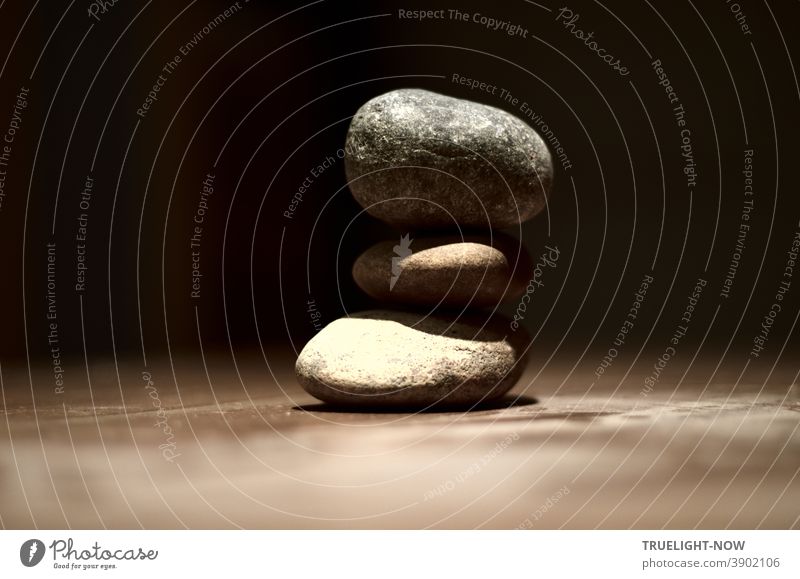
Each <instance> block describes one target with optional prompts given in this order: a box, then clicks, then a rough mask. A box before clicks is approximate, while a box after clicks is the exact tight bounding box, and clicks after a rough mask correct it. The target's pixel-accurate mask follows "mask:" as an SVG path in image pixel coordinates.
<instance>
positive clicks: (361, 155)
mask: <svg viewBox="0 0 800 579" xmlns="http://www.w3.org/2000/svg"><path fill="white" fill-rule="evenodd" d="M346 150H347V151H348V154H347V157H346V159H345V162H346V171H347V177H348V180H349V182H350V189H351V191H352V193H353V196H354V197H355V198H356V200H357V201H358V202H359V203H360V204H361V205H362V206H363V207H364V209H365V210H366V211H367V212H368V213H369V214H371V215H373V216H374V217H377V218H378V219H381V220H382V221H384V222H386V223H388V224H389V225H391V226H393V227H395V228H397V229H399V230H400V231H401V232H404V233H406V235H403V236H402V237H401V238H400V241H399V243H398V242H396V241H391V242H389V241H387V242H381V243H378V244H376V245H374V246H372V247H371V248H369V249H367V250H366V251H365V252H364V253H363V254H362V255H361V256H360V257H358V259H357V260H356V262H355V264H354V266H353V277H354V279H355V282H356V283H357V284H358V286H359V287H360V288H361V289H362V290H364V292H366V293H367V294H368V295H370V296H371V297H373V298H374V299H376V300H378V301H381V302H384V303H388V304H399V305H401V306H410V307H411V308H423V309H434V310H437V313H433V314H431V313H428V314H419V313H414V312H412V311H395V310H373V311H368V312H362V313H359V314H354V315H351V316H349V317H346V318H341V319H339V320H336V321H334V322H332V323H331V324H329V325H328V326H326V327H325V328H323V329H322V330H321V331H320V332H319V333H318V334H317V335H316V336H315V337H314V338H313V339H312V340H311V341H310V342H309V343H308V344H307V345H306V347H305V348H304V349H303V351H302V352H301V353H300V356H299V357H298V360H297V364H296V366H295V371H296V374H297V377H298V380H299V381H300V384H301V385H302V386H303V388H305V389H306V390H307V391H308V392H309V393H310V394H312V395H313V396H315V397H316V398H319V399H320V400H324V401H326V402H331V403H339V404H346V405H356V406H384V407H425V406H429V405H432V404H436V403H446V404H475V403H477V402H481V401H487V400H491V399H494V398H497V397H499V396H502V395H503V394H505V393H506V392H507V391H508V390H509V389H510V388H511V387H512V386H513V385H514V383H515V382H516V381H517V379H518V378H519V375H520V374H521V372H522V368H523V361H522V356H523V352H524V351H525V350H526V347H525V344H524V340H525V339H524V337H522V336H520V335H519V333H516V334H513V337H512V338H508V337H507V334H509V330H508V322H507V321H505V322H504V321H503V320H502V319H500V318H499V316H496V315H491V316H490V317H489V318H488V319H487V318H486V316H480V315H478V314H476V313H474V312H473V313H471V314H468V315H459V312H463V311H465V310H466V309H467V308H470V307H488V308H493V309H494V308H495V307H496V306H497V305H498V304H499V303H500V301H502V300H504V299H515V298H518V297H519V296H520V295H522V293H523V291H524V289H525V284H526V283H527V278H526V277H525V276H526V275H527V274H528V273H529V272H530V267H529V264H530V257H529V255H528V254H527V252H526V251H525V250H524V248H523V247H522V246H521V245H520V244H519V242H517V241H516V240H515V239H513V238H512V237H509V236H506V235H502V234H498V233H494V230H495V229H497V228H502V227H511V226H517V225H519V224H520V223H522V222H523V221H525V220H527V219H530V218H531V217H533V216H534V215H536V214H537V213H539V212H540V211H541V210H542V208H543V207H544V205H545V200H546V195H547V192H548V191H549V188H550V183H551V181H552V173H553V171H552V160H551V157H550V153H549V152H548V150H547V147H546V145H545V144H544V142H543V141H542V139H541V138H540V137H539V135H538V134H536V132H535V131H534V130H533V129H531V128H530V127H529V126H528V125H527V124H525V123H524V122H523V121H521V120H520V119H518V118H516V117H514V116H512V115H510V114H508V113H506V112H504V111H502V110H500V109H496V108H494V107H490V106H486V105H482V104H478V103H474V102H470V101H466V100H461V99H455V98H451V97H447V96H443V95H440V94H436V93H433V92H429V91H424V90H417V89H401V90H395V91H392V92H390V93H387V94H384V95H381V96H379V97H376V98H374V99H372V100H370V101H369V102H367V103H366V104H365V105H364V106H362V107H361V108H360V109H359V110H358V112H357V113H356V115H355V116H354V117H353V120H352V122H351V124H350V129H349V131H348V134H347V146H346ZM464 229H466V230H467V231H468V233H466V234H464V233H462V230H464ZM435 230H449V231H450V234H447V233H446V232H441V231H440V232H439V234H434V233H432V231H435ZM453 230H455V233H453ZM481 230H482V231H483V233H481V232H480V231H481ZM419 231H424V232H425V233H424V234H422V235H419V236H416V235H415V234H414V233H413V232H419ZM447 309H454V310H455V311H454V312H453V313H451V314H449V315H448V314H447ZM443 312H444V313H443Z"/></svg>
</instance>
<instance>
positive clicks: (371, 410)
mask: <svg viewBox="0 0 800 579" xmlns="http://www.w3.org/2000/svg"><path fill="white" fill-rule="evenodd" d="M538 403H539V401H538V400H537V399H536V398H532V397H530V396H515V395H513V394H506V395H505V396H501V397H500V398H498V399H496V400H489V401H487V402H482V403H480V404H472V405H469V404H448V403H446V402H440V403H437V404H433V405H431V406H429V407H427V408H424V409H420V408H419V407H414V406H410V407H401V406H392V407H386V406H368V405H349V406H348V405H341V404H330V403H328V402H313V403H311V404H299V405H297V406H293V407H292V410H296V411H301V412H323V413H339V414H443V413H447V412H480V411H486V410H503V409H506V408H517V407H520V406H530V405H533V404H538Z"/></svg>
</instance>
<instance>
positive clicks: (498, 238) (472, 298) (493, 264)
mask: <svg viewBox="0 0 800 579" xmlns="http://www.w3.org/2000/svg"><path fill="white" fill-rule="evenodd" d="M530 269H531V259H530V255H529V254H528V252H527V251H526V250H525V248H524V247H523V246H521V245H520V243H519V242H518V241H517V240H516V239H514V238H512V237H509V236H507V235H494V236H493V237H489V236H488V235H472V236H464V237H458V236H441V237H420V238H417V239H411V238H410V237H408V236H405V237H403V238H401V239H399V240H398V241H383V242H380V243H377V244H376V245H373V246H372V247H370V248H369V249H368V250H366V251H365V252H364V253H362V254H361V255H360V256H359V257H358V259H356V261H355V263H354V264H353V279H354V280H355V282H356V284H358V286H359V287H360V288H361V289H362V290H363V291H364V292H365V293H367V294H368V295H369V296H370V297H372V298H374V299H376V300H379V301H382V302H390V303H397V304H409V305H418V306H438V305H441V306H446V307H464V306H473V307H487V306H489V307H493V306H495V305H497V304H498V303H500V302H501V301H502V300H504V299H505V300H508V299H514V298H517V297H519V296H521V295H522V293H523V291H524V290H525V285H526V283H527V277H526V276H528V275H529V274H530Z"/></svg>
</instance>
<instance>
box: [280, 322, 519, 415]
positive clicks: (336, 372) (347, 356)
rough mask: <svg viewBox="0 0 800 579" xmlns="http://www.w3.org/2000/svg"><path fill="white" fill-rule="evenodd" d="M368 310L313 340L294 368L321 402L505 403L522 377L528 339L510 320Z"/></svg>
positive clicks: (374, 404) (402, 404) (383, 404)
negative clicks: (511, 336) (503, 399)
mask: <svg viewBox="0 0 800 579" xmlns="http://www.w3.org/2000/svg"><path fill="white" fill-rule="evenodd" d="M482 325H483V321H482V320H479V319H477V318H471V317H461V318H458V319H448V318H444V317H440V316H428V317H425V316H423V315H422V314H416V313H410V312H397V311H389V310H372V311H367V312H362V313H358V314H354V315H352V316H350V317H347V318H340V319H338V320H336V321H334V322H332V323H330V324H328V325H327V326H326V327H325V328H323V329H322V330H321V331H320V332H319V333H318V334H317V335H316V336H314V338H312V339H311V341H310V342H308V344H306V347H305V348H303V351H302V352H300V356H299V357H298V359H297V364H296V365H295V372H296V374H297V378H298V380H299V381H300V384H301V385H302V386H303V388H304V389H305V390H306V391H307V392H308V393H309V394H311V395H312V396H314V397H316V398H319V399H320V400H323V401H325V402H330V403H334V404H342V405H348V406H364V407H370V406H372V407H414V408H419V407H425V406H430V405H434V404H437V405H438V404H443V405H472V404H476V403H479V402H485V401H488V400H492V399H495V398H497V397H499V396H502V395H503V394H505V393H506V392H508V390H510V389H511V387H512V386H514V384H515V383H516V381H517V380H518V378H519V376H520V374H521V373H522V370H523V364H524V351H525V348H526V347H527V344H526V343H525V337H524V336H520V335H519V332H517V333H515V334H514V340H513V343H512V340H510V339H508V338H507V337H506V336H507V335H508V334H509V333H510V331H509V326H508V320H505V319H503V318H499V317H498V316H495V318H494V319H493V320H492V321H491V322H489V323H488V324H486V325H485V326H484V327H483V328H481V326H482Z"/></svg>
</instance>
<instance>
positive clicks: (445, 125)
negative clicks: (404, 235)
mask: <svg viewBox="0 0 800 579" xmlns="http://www.w3.org/2000/svg"><path fill="white" fill-rule="evenodd" d="M345 150H346V152H347V153H346V156H345V169H346V172H347V178H348V180H349V182H350V189H351V191H352V192H353V195H354V197H355V198H356V200H357V201H358V202H359V203H360V204H361V205H362V206H363V207H364V208H365V209H366V210H367V211H368V212H369V213H370V214H371V215H373V216H374V217H377V218H379V219H382V220H383V221H386V222H388V223H390V224H392V225H395V226H397V227H412V228H414V227H415V228H443V227H454V226H455V225H456V224H458V225H459V226H462V227H480V228H487V227H494V228H503V227H512V226H515V225H517V224H519V223H521V222H523V221H526V220H527V219H530V218H531V217H533V216H534V215H536V214H537V213H539V212H540V211H541V210H542V209H543V208H544V206H545V198H546V195H547V193H548V191H549V189H550V184H551V181H552V178H553V166H552V159H551V156H550V152H549V151H548V150H547V146H546V145H545V143H544V141H543V140H542V138H541V137H540V136H539V135H538V134H537V133H536V132H535V131H534V130H533V129H532V128H531V127H530V126H528V125H527V124H526V123H525V122H524V121H522V120H520V119H519V118H517V117H515V116H513V115H511V114H509V113H507V112H505V111H503V110H500V109H498V108H495V107H491V106H487V105H483V104H479V103H475V102H472V101H468V100H462V99H457V98H452V97H448V96H444V95H440V94H437V93H434V92H430V91H426V90H420V89H400V90H395V91H392V92H389V93H386V94H384V95H381V96H378V97H375V98H373V99H372V100H370V101H369V102H367V103H366V104H365V105H363V106H362V107H361V108H360V109H359V110H358V112H357V113H356V114H355V116H354V117H353V120H352V122H351V124H350V130H349V131H348V134H347V143H346V147H345Z"/></svg>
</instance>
